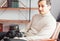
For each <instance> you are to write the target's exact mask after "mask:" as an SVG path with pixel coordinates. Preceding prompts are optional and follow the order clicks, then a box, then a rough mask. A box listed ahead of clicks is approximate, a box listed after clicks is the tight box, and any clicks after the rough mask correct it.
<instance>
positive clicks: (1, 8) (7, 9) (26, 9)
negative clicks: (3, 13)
mask: <svg viewBox="0 0 60 41" xmlns="http://www.w3.org/2000/svg"><path fill="white" fill-rule="evenodd" d="M29 9H30V8H1V7H0V10H29ZM31 10H38V8H31Z"/></svg>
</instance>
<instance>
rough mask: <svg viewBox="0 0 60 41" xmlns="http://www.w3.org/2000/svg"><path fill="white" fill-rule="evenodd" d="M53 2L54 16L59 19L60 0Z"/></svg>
mask: <svg viewBox="0 0 60 41" xmlns="http://www.w3.org/2000/svg"><path fill="white" fill-rule="evenodd" d="M51 2H52V9H51V12H52V14H53V15H54V17H55V18H56V19H57V17H58V15H59V13H60V0H51Z"/></svg>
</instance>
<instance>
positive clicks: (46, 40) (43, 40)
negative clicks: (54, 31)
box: [29, 39, 57, 41]
mask: <svg viewBox="0 0 60 41" xmlns="http://www.w3.org/2000/svg"><path fill="white" fill-rule="evenodd" d="M29 41H57V39H39V40H29Z"/></svg>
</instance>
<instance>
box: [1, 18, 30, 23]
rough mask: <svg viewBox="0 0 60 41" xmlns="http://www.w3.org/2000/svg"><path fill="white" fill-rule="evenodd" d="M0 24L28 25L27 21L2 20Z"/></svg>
mask: <svg viewBox="0 0 60 41" xmlns="http://www.w3.org/2000/svg"><path fill="white" fill-rule="evenodd" d="M0 23H13V24H21V23H22V24H27V23H29V20H3V19H0Z"/></svg>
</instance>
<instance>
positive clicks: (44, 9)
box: [38, 1, 50, 15]
mask: <svg viewBox="0 0 60 41" xmlns="http://www.w3.org/2000/svg"><path fill="white" fill-rule="evenodd" d="M49 9H50V6H48V5H47V4H46V1H40V2H39V3H38V10H39V13H40V14H42V15H43V14H46V13H48V12H49Z"/></svg>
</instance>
